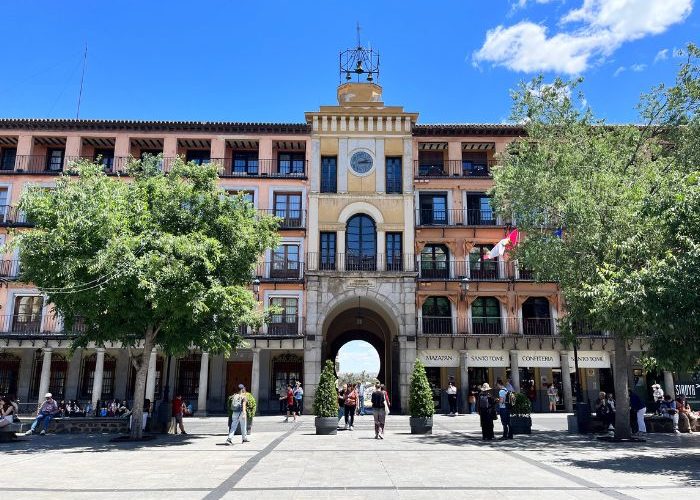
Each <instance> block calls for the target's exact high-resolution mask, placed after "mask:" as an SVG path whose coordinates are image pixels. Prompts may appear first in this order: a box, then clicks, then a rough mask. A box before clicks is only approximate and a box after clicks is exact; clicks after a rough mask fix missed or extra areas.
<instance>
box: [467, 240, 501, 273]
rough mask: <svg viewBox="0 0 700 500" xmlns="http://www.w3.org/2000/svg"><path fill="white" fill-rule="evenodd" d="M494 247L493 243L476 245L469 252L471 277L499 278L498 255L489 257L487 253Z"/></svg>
mask: <svg viewBox="0 0 700 500" xmlns="http://www.w3.org/2000/svg"><path fill="white" fill-rule="evenodd" d="M491 248H493V246H492V245H489V246H486V245H475V246H474V248H472V251H471V252H469V271H470V278H471V279H473V280H496V279H498V257H496V258H494V259H487V258H486V257H487V253H488V252H490V251H491Z"/></svg>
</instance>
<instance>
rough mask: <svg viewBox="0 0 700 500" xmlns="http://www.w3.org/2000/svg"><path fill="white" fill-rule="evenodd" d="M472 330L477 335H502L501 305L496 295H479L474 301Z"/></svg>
mask: <svg viewBox="0 0 700 500" xmlns="http://www.w3.org/2000/svg"><path fill="white" fill-rule="evenodd" d="M472 332H473V333H474V334H475V335H500V334H501V332H502V329H501V306H500V304H499V303H498V299H496V298H494V297H478V298H476V299H475V300H474V302H472Z"/></svg>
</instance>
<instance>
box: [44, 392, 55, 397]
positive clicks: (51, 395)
mask: <svg viewBox="0 0 700 500" xmlns="http://www.w3.org/2000/svg"><path fill="white" fill-rule="evenodd" d="M44 397H45V398H52V397H53V394H51V393H50V392H47V393H46V396H44Z"/></svg>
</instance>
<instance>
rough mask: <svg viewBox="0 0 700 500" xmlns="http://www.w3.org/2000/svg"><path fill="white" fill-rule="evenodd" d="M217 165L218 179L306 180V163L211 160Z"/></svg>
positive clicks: (301, 161) (291, 161)
mask: <svg viewBox="0 0 700 500" xmlns="http://www.w3.org/2000/svg"><path fill="white" fill-rule="evenodd" d="M211 162H212V163H216V164H217V165H219V177H234V178H237V177H247V178H249V177H252V178H260V179H266V178H270V179H306V173H307V172H308V161H306V160H278V159H257V160H247V161H245V162H243V161H235V160H234V159H233V158H212V159H211Z"/></svg>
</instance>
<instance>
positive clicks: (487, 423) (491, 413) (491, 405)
mask: <svg viewBox="0 0 700 500" xmlns="http://www.w3.org/2000/svg"><path fill="white" fill-rule="evenodd" d="M479 420H480V421H481V439H482V440H484V441H490V440H492V439H493V438H494V435H493V421H494V420H496V400H495V399H494V397H493V396H492V395H491V386H490V385H489V384H488V382H484V385H482V386H481V393H480V394H479Z"/></svg>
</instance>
